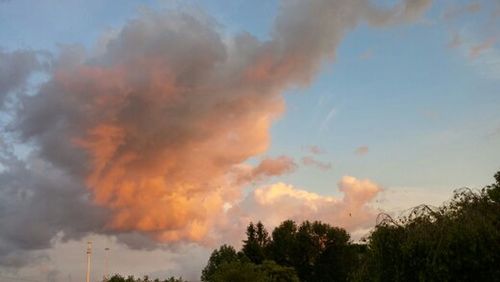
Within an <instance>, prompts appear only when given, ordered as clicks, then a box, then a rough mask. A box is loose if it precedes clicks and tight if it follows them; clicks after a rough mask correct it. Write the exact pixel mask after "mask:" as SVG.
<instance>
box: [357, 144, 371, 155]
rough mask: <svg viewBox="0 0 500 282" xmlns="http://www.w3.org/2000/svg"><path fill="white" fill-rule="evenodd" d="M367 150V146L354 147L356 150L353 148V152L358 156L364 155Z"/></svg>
mask: <svg viewBox="0 0 500 282" xmlns="http://www.w3.org/2000/svg"><path fill="white" fill-rule="evenodd" d="M369 151H370V149H369V148H368V146H359V147H358V148H356V150H354V153H356V155H359V156H364V155H366V154H368V152H369Z"/></svg>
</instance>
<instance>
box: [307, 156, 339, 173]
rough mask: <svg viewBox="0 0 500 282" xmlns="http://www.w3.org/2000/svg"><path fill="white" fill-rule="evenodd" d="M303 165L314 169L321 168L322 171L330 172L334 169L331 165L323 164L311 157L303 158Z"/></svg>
mask: <svg viewBox="0 0 500 282" xmlns="http://www.w3.org/2000/svg"><path fill="white" fill-rule="evenodd" d="M302 164H304V165H306V166H313V167H316V168H319V169H321V170H329V169H331V168H332V164H331V163H329V162H322V161H319V160H316V159H315V158H313V157H310V156H306V157H303V158H302Z"/></svg>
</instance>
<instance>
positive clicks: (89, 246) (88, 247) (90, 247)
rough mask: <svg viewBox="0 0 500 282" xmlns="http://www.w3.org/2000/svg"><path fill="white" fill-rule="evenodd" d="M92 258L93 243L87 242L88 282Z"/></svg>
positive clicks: (88, 280) (88, 281)
mask: <svg viewBox="0 0 500 282" xmlns="http://www.w3.org/2000/svg"><path fill="white" fill-rule="evenodd" d="M91 257H92V241H88V242H87V280H86V281H87V282H90V258H91Z"/></svg>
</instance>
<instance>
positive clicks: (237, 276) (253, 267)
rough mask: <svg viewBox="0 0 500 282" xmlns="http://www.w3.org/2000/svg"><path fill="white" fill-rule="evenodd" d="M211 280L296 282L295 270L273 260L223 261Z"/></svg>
mask: <svg viewBox="0 0 500 282" xmlns="http://www.w3.org/2000/svg"><path fill="white" fill-rule="evenodd" d="M210 281H212V282H255V281H258V282H298V281H299V279H298V277H297V275H296V273H295V270H294V269H293V268H291V267H284V266H280V265H278V264H276V263H275V262H274V261H267V260H266V261H264V262H263V263H262V264H259V265H258V264H255V263H252V262H250V261H246V262H244V261H234V262H231V263H225V264H223V265H221V267H220V268H218V269H217V271H215V273H214V274H213V275H212V277H211V280H210Z"/></svg>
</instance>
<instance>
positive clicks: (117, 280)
mask: <svg viewBox="0 0 500 282" xmlns="http://www.w3.org/2000/svg"><path fill="white" fill-rule="evenodd" d="M103 282H187V281H186V280H184V279H182V277H179V278H175V277H170V278H167V279H165V280H160V279H154V280H153V279H150V278H149V277H148V276H147V275H146V276H144V277H143V278H135V277H134V276H128V277H123V276H121V275H119V274H115V275H113V276H111V277H110V278H109V279H104V280H103Z"/></svg>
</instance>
